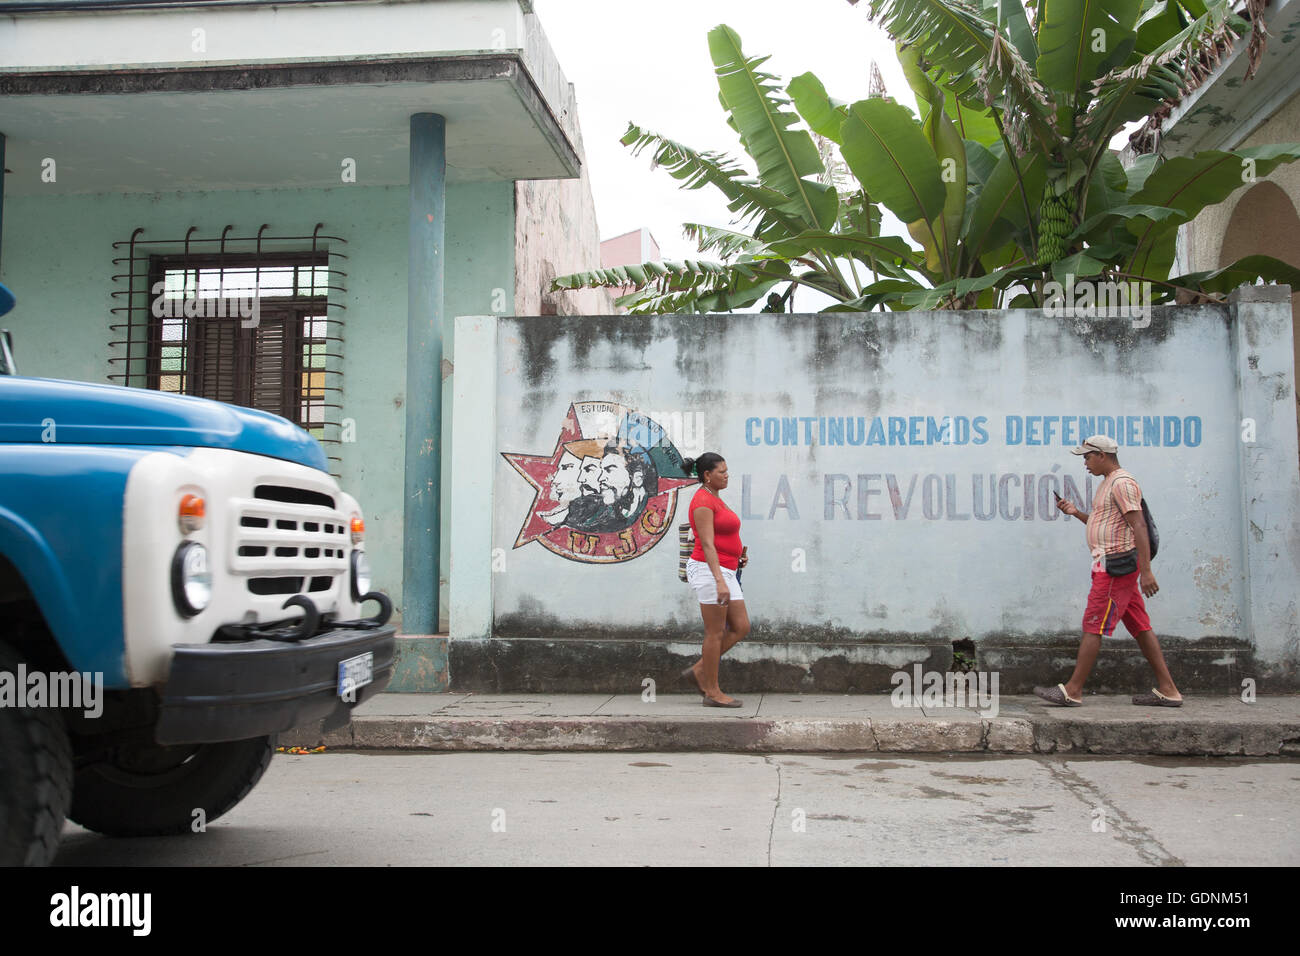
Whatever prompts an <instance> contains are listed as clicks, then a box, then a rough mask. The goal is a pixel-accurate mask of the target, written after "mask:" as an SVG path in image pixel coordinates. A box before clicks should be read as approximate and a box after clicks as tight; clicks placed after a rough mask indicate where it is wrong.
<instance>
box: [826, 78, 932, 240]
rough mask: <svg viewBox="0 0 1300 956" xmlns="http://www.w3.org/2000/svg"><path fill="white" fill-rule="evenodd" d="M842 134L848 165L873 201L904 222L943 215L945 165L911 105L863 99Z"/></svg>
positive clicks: (851, 113)
mask: <svg viewBox="0 0 1300 956" xmlns="http://www.w3.org/2000/svg"><path fill="white" fill-rule="evenodd" d="M841 132H842V134H843V136H844V144H843V147H842V149H841V153H842V155H843V156H844V161H845V162H846V163H848V165H849V169H850V170H852V172H853V175H854V176H855V177H857V180H858V182H860V183H861V184H862V187H863V188H864V189H865V190H866V191H867V193H868V194H869V195H870V196H871V198H872V199H874V200H875V201H877V202H879V203H882V204H883V205H884V206H885V208H886V209H888V210H889V211H890V212H892V213H893V214H894V215H895V216H897V217H898V218H899V219H901V220H902V221H903V222H915V221H916V220H918V219H924V220H926V221H929V220H932V219H934V218H935V217H936V216H938V215H939V214H940V213H941V212H942V211H943V205H944V201H945V200H946V199H947V192H946V190H945V189H944V183H943V179H942V175H941V172H940V169H939V160H938V159H937V158H936V157H935V155H934V150H932V149H931V148H930V144H929V143H928V142H926V139H925V136H924V135H923V134H922V133H921V127H920V124H919V123H917V121H916V119H915V118H914V117H913V116H912V114H911V112H910V111H909V110H908V109H907V108H906V107H905V106H900V105H899V104H897V103H889V102H886V101H885V100H883V99H873V100H859V101H858V102H857V103H854V104H853V105H852V106H851V107H850V108H849V115H848V117H847V118H846V119H845V120H844V125H843V126H842V127H841Z"/></svg>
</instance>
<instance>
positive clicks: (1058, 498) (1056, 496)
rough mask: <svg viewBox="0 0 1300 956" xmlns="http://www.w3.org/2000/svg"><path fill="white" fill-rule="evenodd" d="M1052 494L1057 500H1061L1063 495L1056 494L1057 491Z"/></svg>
mask: <svg viewBox="0 0 1300 956" xmlns="http://www.w3.org/2000/svg"><path fill="white" fill-rule="evenodd" d="M1052 494H1053V495H1054V496H1055V498H1056V500H1057V501H1060V500H1061V496H1060V495H1058V494H1056V492H1055V491H1053V492H1052Z"/></svg>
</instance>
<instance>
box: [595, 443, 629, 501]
mask: <svg viewBox="0 0 1300 956" xmlns="http://www.w3.org/2000/svg"><path fill="white" fill-rule="evenodd" d="M600 470H601V476H600V493H601V497H603V498H604V500H605V504H607V505H612V504H613V503H614V502H615V501H617V500H618V499H619V498H621V497H622V496H623V494H624V493H625V492H626V491H627V489H628V488H629V487H631V485H632V476H631V475H630V474H629V473H628V468H627V459H626V458H624V457H623V456H622V455H618V454H607V455H606V456H605V457H604V458H602V459H601V460H600Z"/></svg>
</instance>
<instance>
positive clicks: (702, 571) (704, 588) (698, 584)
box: [686, 558, 745, 604]
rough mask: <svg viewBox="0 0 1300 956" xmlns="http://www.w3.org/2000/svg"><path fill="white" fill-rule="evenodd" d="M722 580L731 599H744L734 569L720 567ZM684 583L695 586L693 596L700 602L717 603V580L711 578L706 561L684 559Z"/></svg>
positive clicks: (711, 573) (711, 574) (743, 593)
mask: <svg viewBox="0 0 1300 956" xmlns="http://www.w3.org/2000/svg"><path fill="white" fill-rule="evenodd" d="M722 580H723V581H725V582H726V584H727V590H728V591H730V592H731V600H733V601H743V600H745V592H743V591H742V590H740V582H739V581H737V580H736V572H735V571H733V570H731V568H722ZM686 583H687V584H689V585H690V586H691V587H693V588H695V596H696V597H697V598H699V600H700V603H701V604H717V603H718V582H716V581H714V580H713V572H712V571H710V570H709V563H708V562H707V561H696V560H695V559H694V558H687V559H686Z"/></svg>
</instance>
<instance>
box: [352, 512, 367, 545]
mask: <svg viewBox="0 0 1300 956" xmlns="http://www.w3.org/2000/svg"><path fill="white" fill-rule="evenodd" d="M365 533H366V523H365V522H364V521H362V520H361V519H360V518H353V519H352V543H353V544H357V543H358V542H360V541H361V539H362V537H364V535H365Z"/></svg>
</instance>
